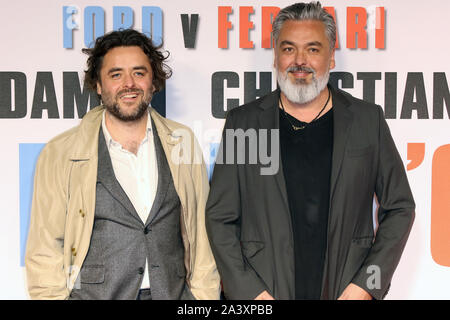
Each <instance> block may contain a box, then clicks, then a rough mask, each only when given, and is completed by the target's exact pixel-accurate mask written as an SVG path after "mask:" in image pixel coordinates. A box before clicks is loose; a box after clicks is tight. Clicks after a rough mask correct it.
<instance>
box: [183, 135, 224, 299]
mask: <svg viewBox="0 0 450 320" xmlns="http://www.w3.org/2000/svg"><path fill="white" fill-rule="evenodd" d="M191 137H192V145H193V146H194V159H193V164H192V177H193V180H194V186H195V188H196V190H195V192H196V198H197V212H196V214H197V217H196V221H197V224H196V235H195V237H196V241H195V245H196V250H195V252H196V256H195V261H194V266H193V270H192V276H191V278H190V289H191V292H192V294H193V295H194V297H195V298H196V299H198V300H217V299H219V298H220V276H219V273H218V272H217V267H216V263H215V261H214V257H213V254H212V252H211V247H210V245H209V241H208V236H207V234H206V228H205V206H206V200H207V198H208V192H209V181H208V176H207V173H206V166H205V162H204V160H203V155H202V151H201V148H200V146H199V145H198V143H197V141H196V139H195V137H194V134H193V133H192V132H191Z"/></svg>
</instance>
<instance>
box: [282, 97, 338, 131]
mask: <svg viewBox="0 0 450 320" xmlns="http://www.w3.org/2000/svg"><path fill="white" fill-rule="evenodd" d="M330 97H331V93H330V89H328V98H327V102H325V104H324V105H323V108H322V110H320V112H319V113H318V114H317V116H316V117H315V118H314V119H313V120H312V121H311V122H314V121H315V120H317V118H319V116H320V115H321V114H322V112H323V110H325V107H326V106H327V104H328V101H330ZM280 104H281V109H283V113H284V116H285V117H286V119H287V121H288V122H289V123H290V125H291V127H292V129H294V131H297V130H303V129H305V128H306V127H307V126H308V125H309V124H310V123H311V122H308V123H305V125H303V126H301V127H298V126H295V125H294V124H293V123H292V122H291V120H289V116H288V114H287V112H286V110H284V105H283V101H281V94H280Z"/></svg>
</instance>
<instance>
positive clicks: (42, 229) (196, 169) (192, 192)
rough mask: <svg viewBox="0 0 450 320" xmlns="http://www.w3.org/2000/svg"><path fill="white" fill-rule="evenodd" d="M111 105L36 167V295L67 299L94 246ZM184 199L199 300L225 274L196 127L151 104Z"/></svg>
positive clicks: (190, 274)
mask: <svg viewBox="0 0 450 320" xmlns="http://www.w3.org/2000/svg"><path fill="white" fill-rule="evenodd" d="M103 111H104V107H103V106H99V107H96V108H94V109H93V110H91V111H90V112H88V113H87V114H86V115H85V117H84V118H83V120H82V121H81V124H80V125H79V126H77V127H75V128H72V129H70V130H69V131H67V132H64V133H62V134H61V135H59V136H57V137H55V138H54V139H52V140H51V141H50V142H49V143H47V145H46V146H45V147H44V149H43V150H42V152H41V154H40V156H39V159H38V162H37V165H36V172H35V180H34V194H33V202H32V209H31V221H30V229H29V234H28V242H27V250H26V256H25V266H26V273H27V284H28V290H29V294H30V297H31V298H32V299H67V298H68V297H69V294H70V292H71V289H72V288H73V286H74V285H75V280H76V279H77V276H78V273H79V271H80V269H81V266H82V265H83V261H84V259H85V257H86V254H87V252H88V249H89V242H90V238H91V233H92V228H93V223H94V212H95V190H96V181H97V160H98V154H97V153H98V152H97V151H98V135H99V130H100V126H101V121H102V113H103ZM150 114H151V117H152V119H153V120H154V123H155V126H156V129H157V132H158V135H159V137H160V139H161V144H162V146H163V149H164V152H165V155H166V158H167V161H168V163H169V167H170V171H171V173H172V177H173V180H174V185H175V189H176V191H177V193H178V196H179V198H180V201H181V206H182V214H181V226H182V230H181V233H182V237H183V244H184V247H185V266H186V271H187V273H186V282H187V284H188V286H189V288H190V290H191V292H192V294H193V295H194V296H195V297H196V298H197V299H218V298H219V294H220V279H219V274H218V272H217V269H216V264H215V261H214V258H213V255H212V253H211V249H210V246H209V241H208V238H207V235H206V230H205V204H206V200H207V196H208V191H209V184H208V179H207V175H206V169H205V164H204V162H203V157H202V154H201V149H200V148H199V145H198V144H197V142H196V140H195V137H194V135H193V133H192V131H191V130H190V129H188V128H187V127H185V126H182V125H180V124H178V123H176V122H174V121H170V120H168V119H165V118H163V117H161V116H160V115H159V114H158V113H157V112H156V111H154V110H153V109H151V112H150Z"/></svg>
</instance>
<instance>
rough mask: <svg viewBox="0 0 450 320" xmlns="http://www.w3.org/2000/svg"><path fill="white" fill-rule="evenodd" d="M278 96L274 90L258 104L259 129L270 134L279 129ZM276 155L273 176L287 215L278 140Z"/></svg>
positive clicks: (278, 93)
mask: <svg viewBox="0 0 450 320" xmlns="http://www.w3.org/2000/svg"><path fill="white" fill-rule="evenodd" d="M279 96H280V91H279V90H275V91H274V92H272V93H271V94H270V95H268V96H267V97H266V98H265V99H264V101H262V103H261V104H260V108H261V109H262V112H261V113H260V114H259V125H260V129H267V130H268V132H270V130H271V129H277V130H279V129H280V116H279V109H280V108H279V107H278V99H279ZM270 141H271V139H267V143H268V149H267V150H272V149H271V146H270ZM277 149H278V153H279V160H278V161H279V169H278V172H277V173H276V174H275V175H274V179H275V181H276V184H277V186H278V190H279V191H280V194H281V196H282V198H283V203H284V205H285V211H286V212H287V213H289V203H288V198H287V189H286V181H285V179H284V173H283V163H282V159H281V152H280V151H281V150H280V140H278V148H277ZM288 218H289V221H290V217H288Z"/></svg>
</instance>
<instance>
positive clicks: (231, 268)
mask: <svg viewBox="0 0 450 320" xmlns="http://www.w3.org/2000/svg"><path fill="white" fill-rule="evenodd" d="M278 97H279V91H274V92H272V93H271V94H269V95H267V96H264V97H262V98H261V99H258V100H256V101H253V102H251V103H249V104H247V105H244V106H242V107H239V108H236V109H233V110H231V111H230V112H228V115H227V119H226V123H225V129H238V128H241V129H243V130H247V129H250V128H254V129H278V128H279V108H278ZM332 97H333V112H334V142H333V159H332V172H331V185H330V186H331V189H330V190H331V191H330V209H329V218H328V232H327V250H326V257H325V264H324V276H323V283H322V294H321V297H322V299H337V298H338V297H339V296H340V295H341V293H342V292H343V290H344V289H345V288H346V287H347V285H348V284H349V283H350V282H352V283H354V284H356V285H358V286H360V287H362V288H363V289H365V290H366V291H368V292H369V293H370V294H371V295H372V296H373V297H374V298H376V299H382V298H384V296H385V295H386V293H387V291H388V289H389V286H390V282H391V278H392V275H393V273H394V271H395V268H396V267H397V264H398V262H399V260H400V256H401V254H402V251H403V249H404V246H405V244H406V241H407V238H408V235H409V232H410V230H411V227H412V223H413V220H414V215H415V214H414V208H415V204H414V200H413V197H412V194H411V190H410V187H409V184H408V181H407V177H406V174H405V170H404V167H403V164H402V161H401V158H400V156H399V154H398V152H397V149H396V147H395V144H394V141H393V140H392V137H391V134H390V132H389V128H388V126H387V123H386V121H385V119H384V115H383V111H382V109H381V108H380V107H379V106H377V105H374V104H371V103H367V102H365V101H362V100H359V99H356V98H354V97H352V96H351V95H349V94H347V93H345V92H344V91H341V90H337V89H332ZM225 129H224V133H225ZM224 145H226V136H225V134H224V135H223V137H222V144H221V151H220V152H219V157H222V156H223V159H226V156H225V154H226V151H228V150H224V149H223V148H222V147H223V146H224ZM247 147H248V145H247ZM247 149H248V148H247ZM269 150H270V149H269ZM222 151H223V153H224V155H222V154H221V152H222ZM279 164H280V167H279V170H278V172H277V173H276V174H275V175H261V174H260V169H261V167H263V165H262V164H261V162H260V161H258V163H257V164H250V165H249V164H227V163H224V164H219V163H216V165H215V167H214V173H213V177H212V182H211V190H210V194H209V198H208V203H207V209H206V227H207V231H208V235H209V239H210V242H211V248H212V251H213V253H214V256H215V259H216V263H217V267H218V270H219V272H220V274H221V277H222V283H223V289H224V293H225V296H226V297H227V298H229V299H253V298H255V297H256V296H257V295H258V294H260V293H261V292H262V291H264V290H267V291H268V292H269V293H270V294H271V295H272V296H273V297H274V298H275V299H294V297H295V285H294V284H295V281H294V251H293V233H292V226H291V217H290V212H289V205H288V199H287V192H286V184H285V181H284V175H283V169H282V163H281V159H280V161H279ZM374 194H375V195H376V198H377V201H378V203H379V209H378V228H377V231H376V235H375V232H374V228H373V197H374Z"/></svg>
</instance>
